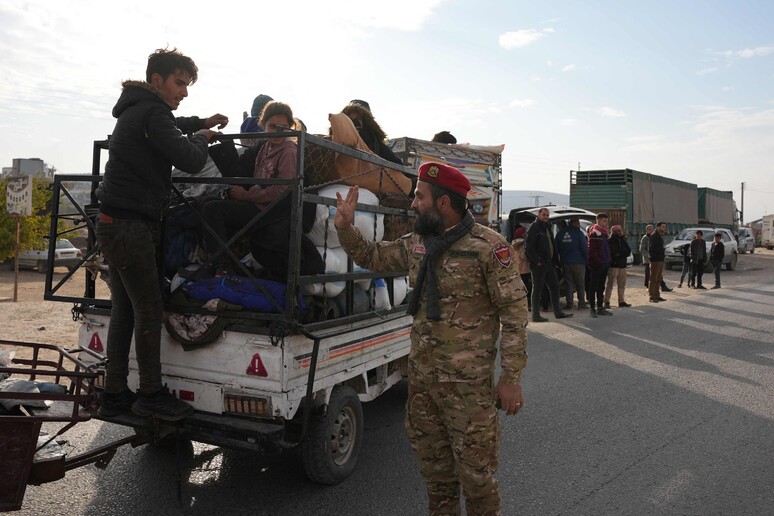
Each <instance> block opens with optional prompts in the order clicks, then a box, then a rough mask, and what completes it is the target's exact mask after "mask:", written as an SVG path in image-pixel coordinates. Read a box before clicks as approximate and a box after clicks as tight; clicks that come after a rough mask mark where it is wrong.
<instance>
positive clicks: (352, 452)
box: [301, 385, 363, 485]
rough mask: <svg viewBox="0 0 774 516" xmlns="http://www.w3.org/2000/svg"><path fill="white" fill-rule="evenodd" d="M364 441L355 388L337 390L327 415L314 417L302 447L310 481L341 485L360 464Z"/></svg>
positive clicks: (342, 387) (338, 388) (334, 389)
mask: <svg viewBox="0 0 774 516" xmlns="http://www.w3.org/2000/svg"><path fill="white" fill-rule="evenodd" d="M362 442H363V408H362V406H361V405H360V399H358V397H357V394H356V393H355V391H354V390H352V388H351V387H346V386H342V385H338V386H336V387H334V388H333V393H331V400H330V402H329V403H328V412H327V414H326V415H325V416H312V418H311V419H310V421H309V428H308V430H307V435H306V438H305V439H304V442H303V443H302V444H301V454H302V457H303V461H304V470H305V471H306V474H307V476H308V477H309V479H310V480H312V481H314V482H318V483H320V484H329V485H332V484H338V483H339V482H341V481H342V480H344V479H345V478H347V477H348V476H349V475H350V474H351V473H352V471H354V469H355V465H356V464H357V457H358V453H359V452H360V445H361V443H362Z"/></svg>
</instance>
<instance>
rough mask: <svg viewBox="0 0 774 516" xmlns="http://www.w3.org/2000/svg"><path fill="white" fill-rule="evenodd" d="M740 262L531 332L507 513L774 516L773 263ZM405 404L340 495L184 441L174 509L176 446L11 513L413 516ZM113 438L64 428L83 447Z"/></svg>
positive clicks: (385, 421)
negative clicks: (664, 297) (626, 304)
mask: <svg viewBox="0 0 774 516" xmlns="http://www.w3.org/2000/svg"><path fill="white" fill-rule="evenodd" d="M740 265H741V267H740V270H739V271H735V272H729V273H725V275H724V288H723V289H721V290H718V291H707V292H691V293H690V295H689V294H688V293H687V292H680V291H678V290H675V292H674V293H673V294H672V295H670V296H669V301H668V302H667V303H660V304H658V305H652V304H645V305H640V306H636V307H634V308H631V309H626V310H616V311H615V316H614V317H611V318H599V319H590V318H588V316H587V315H586V314H579V315H578V316H576V317H575V318H573V319H571V320H570V321H569V322H568V323H565V322H564V321H563V322H562V323H561V324H559V323H554V322H551V323H546V324H543V325H535V326H534V327H530V344H529V346H530V362H529V366H528V368H527V371H526V373H525V378H524V388H525V390H526V396H527V406H526V407H525V409H524V411H523V412H522V413H521V414H520V415H519V416H517V417H515V418H507V419H503V432H502V453H501V464H500V471H499V473H498V478H499V480H500V485H501V490H502V496H503V513H504V514H507V515H509V514H530V515H532V514H536V515H543V514H546V515H560V514H566V515H579V514H584V515H586V514H588V515H608V514H609V515H620V514H634V515H639V514H642V515H653V514H658V515H662V514H697V515H709V514H733V515H742V514H755V515H757V514H772V512H774V509H772V507H774V489H772V487H774V425H773V424H772V419H774V344H773V343H772V340H774V339H773V338H772V334H773V333H774V323H773V322H772V313H774V279H772V278H773V277H774V276H773V275H772V274H771V273H772V271H774V254H761V253H756V254H755V255H753V256H749V255H748V256H743V257H740ZM669 274H672V275H673V274H676V272H673V273H668V275H669ZM668 281H669V279H668ZM634 283H635V284H636V287H634V286H633V287H632V288H642V287H640V286H639V282H634ZM405 396H406V389H405V385H399V386H398V387H396V388H394V389H393V390H391V391H389V392H388V393H386V394H385V395H384V396H382V397H381V398H380V399H378V400H377V401H375V402H373V403H371V404H367V405H366V407H365V418H366V436H365V438H366V440H365V449H364V452H363V454H362V455H361V458H360V463H359V465H358V469H357V472H356V474H355V475H354V476H352V477H351V478H349V479H348V480H347V481H345V482H343V483H342V484H340V485H338V486H333V487H322V486H317V485H315V484H312V483H310V482H308V481H307V480H306V479H305V477H304V474H303V470H302V468H301V466H300V465H299V464H298V462H297V461H296V460H294V458H293V457H291V456H286V457H280V458H276V459H270V460H267V459H262V458H260V457H257V456H254V455H252V454H248V453H243V452H237V451H229V450H220V449H218V448H214V447H210V446H205V445H199V444H195V445H189V446H184V447H183V448H182V450H181V452H180V454H179V463H180V470H181V475H182V478H183V479H184V480H185V482H184V484H183V487H182V504H178V500H177V488H176V486H177V482H176V475H177V474H176V471H177V468H176V463H177V460H176V453H175V451H174V450H159V449H148V448H146V447H144V448H139V449H128V448H127V449H122V450H120V451H119V452H118V454H117V455H116V458H115V459H114V461H113V463H112V464H111V465H110V467H109V468H108V469H107V470H106V471H99V470H96V469H94V468H93V467H87V468H83V469H80V470H76V471H73V472H71V473H69V474H68V476H67V478H66V479H64V480H62V481H59V482H57V483H53V484H48V485H44V486H40V487H30V488H28V491H27V497H26V500H25V505H24V510H23V511H21V514H30V515H32V514H34V515H40V514H94V515H97V514H99V515H105V514H122V515H123V514H170V515H171V514H223V515H226V514H266V515H289V514H314V515H317V514H320V515H334V514H335V515H340V514H345V515H350V514H351V515H371V514H374V515H381V514H385V515H413V514H423V513H424V512H425V508H426V504H427V499H426V495H425V493H424V488H423V486H422V481H421V478H420V476H419V473H418V471H417V467H416V464H415V462H414V459H413V456H412V454H411V451H410V448H409V445H408V442H407V440H406V438H405V436H404V433H403V429H402V418H403V403H404V401H405ZM124 434H125V430H124V429H122V428H119V427H115V426H113V425H108V424H102V423H100V422H95V421H93V422H89V423H87V424H83V425H80V426H78V427H76V428H75V429H74V430H72V431H71V432H69V433H68V435H69V437H70V440H71V441H72V442H74V443H78V447H79V449H85V448H86V447H88V446H89V445H95V444H100V443H104V442H107V441H108V440H110V439H114V438H117V437H120V436H121V435H124Z"/></svg>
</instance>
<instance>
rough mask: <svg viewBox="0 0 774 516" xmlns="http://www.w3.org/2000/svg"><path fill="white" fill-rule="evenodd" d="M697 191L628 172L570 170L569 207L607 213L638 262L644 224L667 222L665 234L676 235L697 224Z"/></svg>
mask: <svg viewBox="0 0 774 516" xmlns="http://www.w3.org/2000/svg"><path fill="white" fill-rule="evenodd" d="M698 204H699V194H698V188H697V186H696V185H695V184H693V183H687V182H685V181H678V180H676V179H670V178H668V177H662V176H657V175H653V174H648V173H645V172H639V171H637V170H632V169H628V168H626V169H618V170H583V171H576V170H573V171H570V205H571V206H574V207H576V208H584V209H586V210H589V211H593V212H596V213H603V212H604V213H607V214H608V216H609V217H610V225H611V226H612V225H614V224H620V225H621V227H623V228H624V232H625V234H626V235H627V236H628V242H629V246H630V247H631V248H632V251H633V253H634V256H635V263H640V262H641V258H640V253H639V248H640V239H641V238H642V235H644V234H645V227H646V226H647V225H648V224H655V223H657V222H666V223H667V235H668V237H669V238H667V239H666V240H667V241H669V240H670V239H671V237H674V236H675V235H677V234H678V233H679V232H680V230H682V229H683V228H686V227H691V226H696V225H697V224H698V222H699V213H698V211H699V210H698Z"/></svg>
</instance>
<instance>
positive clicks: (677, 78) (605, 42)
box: [0, 0, 774, 221]
mask: <svg viewBox="0 0 774 516" xmlns="http://www.w3.org/2000/svg"><path fill="white" fill-rule="evenodd" d="M0 27H2V31H0V55H2V59H0V71H1V72H2V75H1V76H2V82H0V135H2V138H0V164H1V165H2V166H11V163H12V159H13V158H31V157H37V158H41V159H43V160H44V161H46V162H47V163H48V164H49V165H53V166H55V167H56V168H57V169H58V170H59V171H60V172H64V173H80V172H89V171H90V170H91V148H92V147H91V144H92V141H93V140H95V139H102V138H105V136H106V135H107V134H109V133H110V131H111V130H112V127H113V124H114V120H113V119H112V117H111V115H110V111H111V108H112V106H113V105H114V103H115V101H116V99H117V98H118V95H119V93H120V83H121V81H122V80H123V79H129V78H131V79H143V78H144V72H145V65H146V59H147V56H148V54H149V53H151V52H152V51H153V50H154V49H156V48H159V47H164V46H167V45H169V46H176V47H178V48H179V49H181V50H182V51H183V52H184V53H186V54H188V55H190V56H191V57H193V58H194V60H195V61H196V63H197V65H198V66H199V81H198V82H197V83H196V84H195V85H194V86H192V87H191V88H190V90H189V97H188V98H187V99H186V100H184V101H183V103H182V104H181V107H180V109H179V110H178V111H177V113H176V114H178V115H181V116H182V115H200V116H208V115H211V114H213V113H215V112H221V113H223V114H226V115H228V116H229V117H230V118H231V120H232V121H231V123H230V125H229V126H228V127H227V128H226V129H225V130H224V132H238V131H239V124H240V122H241V113H242V111H244V110H249V108H250V105H251V104H252V99H253V97H255V95H257V94H258V93H267V94H269V95H271V96H272V97H274V98H275V99H277V100H282V101H284V102H287V103H288V104H290V105H291V106H292V107H293V110H294V112H295V114H296V115H297V116H299V117H300V118H301V119H303V120H304V122H305V123H306V125H307V126H308V128H309V130H310V132H313V133H324V132H327V128H328V125H327V114H328V113H335V112H338V111H340V110H341V108H342V107H344V106H345V105H346V103H347V102H348V101H349V100H350V99H353V98H360V99H365V100H367V101H368V102H369V103H370V104H371V108H372V111H373V113H374V115H375V117H376V118H377V120H378V121H379V123H380V124H381V125H382V127H383V128H384V129H385V130H386V131H387V133H388V135H389V136H392V137H398V136H412V137H417V138H425V139H430V138H431V137H432V135H433V134H434V133H436V132H437V131H440V130H449V131H451V132H452V133H453V134H454V135H455V136H456V137H457V139H458V140H459V141H460V142H470V143H475V144H483V145H493V144H500V143H504V144H505V153H504V155H503V169H504V187H505V188H506V189H513V190H544V191H552V192H557V193H562V194H567V193H569V177H570V174H569V171H570V170H574V169H576V168H577V166H578V164H579V163H580V166H581V168H582V169H586V170H589V169H601V168H633V169H636V170H641V171H644V172H649V173H653V174H659V175H664V176H668V177H672V178H675V179H680V180H683V181H688V182H691V183H696V184H698V185H699V186H707V187H711V188H716V189H718V190H732V191H733V192H734V197H735V199H736V201H737V204H741V198H740V185H741V183H742V182H745V183H746V189H745V198H744V201H745V204H744V207H745V217H744V218H745V220H746V221H750V220H752V219H755V218H758V217H760V216H761V215H762V214H764V213H774V174H772V172H773V171H774V170H773V169H774V139H772V136H773V135H774V89H773V88H772V85H774V2H771V1H770V0H768V1H765V0H746V1H738V0H737V1H712V0H701V1H700V0H680V1H675V0H654V1H647V2H643V1H641V0H639V1H629V0H615V1H602V0H588V1H584V2H580V1H544V2H538V1H530V2H528V1H516V0H510V1H486V0H478V1H470V0H446V1H443V0H391V1H389V2H369V1H362V0H361V1H354V0H353V1H338V0H325V1H319V0H315V1H295V2H294V1H290V0H283V1H281V2H275V3H269V2H266V1H260V2H259V1H251V2H200V1H189V2H184V3H179V2H161V1H156V2H148V1H145V0H135V1H133V2H121V3H120V4H119V3H115V2H106V1H93V0H78V1H71V0H57V1H46V0H39V1H37V0H36V1H16V0H4V1H3V2H2V3H0ZM740 207H741V206H740Z"/></svg>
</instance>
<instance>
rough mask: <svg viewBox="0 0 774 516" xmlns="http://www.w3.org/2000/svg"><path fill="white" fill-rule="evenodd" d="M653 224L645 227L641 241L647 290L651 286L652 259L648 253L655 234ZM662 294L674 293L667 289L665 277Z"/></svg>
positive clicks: (662, 282) (662, 281)
mask: <svg viewBox="0 0 774 516" xmlns="http://www.w3.org/2000/svg"><path fill="white" fill-rule="evenodd" d="M653 231H654V230H653V224H648V225H647V226H645V234H644V235H642V239H640V254H641V255H642V263H643V265H644V266H645V288H648V285H649V284H650V282H649V280H650V258H649V256H650V255H649V252H648V245H649V243H650V235H652V234H653ZM661 292H672V289H671V288H669V287H667V284H666V282H665V281H664V279H663V277H662V279H661Z"/></svg>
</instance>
